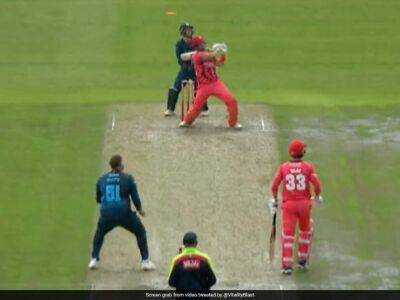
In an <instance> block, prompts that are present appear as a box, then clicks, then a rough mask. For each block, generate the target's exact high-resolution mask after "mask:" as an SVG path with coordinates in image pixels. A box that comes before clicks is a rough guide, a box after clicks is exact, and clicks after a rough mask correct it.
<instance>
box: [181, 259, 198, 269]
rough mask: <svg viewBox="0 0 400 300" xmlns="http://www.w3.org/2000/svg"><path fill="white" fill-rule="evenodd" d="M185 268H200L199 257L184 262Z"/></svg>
mask: <svg viewBox="0 0 400 300" xmlns="http://www.w3.org/2000/svg"><path fill="white" fill-rule="evenodd" d="M183 268H184V269H185V270H192V269H199V268H200V260H198V259H188V260H185V261H184V262H183Z"/></svg>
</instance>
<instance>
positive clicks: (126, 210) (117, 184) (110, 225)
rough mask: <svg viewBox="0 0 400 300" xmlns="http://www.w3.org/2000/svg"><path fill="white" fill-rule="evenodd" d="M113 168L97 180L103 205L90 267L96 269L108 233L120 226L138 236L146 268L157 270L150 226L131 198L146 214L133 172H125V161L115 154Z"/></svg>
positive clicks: (97, 189)
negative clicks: (149, 242)
mask: <svg viewBox="0 0 400 300" xmlns="http://www.w3.org/2000/svg"><path fill="white" fill-rule="evenodd" d="M110 167H111V171H110V172H108V173H106V174H104V175H103V176H101V177H100V178H99V180H98V181H97V184H96V201H97V203H98V204H99V205H100V218H99V221H98V223H97V230H96V233H95V235H94V238H93V251H92V258H91V260H90V263H89V268H90V269H96V268H97V267H98V264H99V260H100V250H101V247H102V245H103V241H104V236H105V235H106V234H107V233H108V232H110V231H111V230H112V229H114V228H115V227H117V226H121V227H123V228H125V229H126V230H128V231H130V232H132V233H133V234H134V235H135V236H136V239H137V244H138V246H139V250H140V255H141V257H142V264H141V267H142V269H143V270H145V271H147V270H154V269H155V266H154V264H153V263H152V262H151V261H150V259H149V251H148V247H147V237H146V230H145V228H144V226H143V224H142V222H141V221H140V219H139V217H138V216H137V215H136V212H134V211H132V210H131V200H132V202H133V205H134V206H135V208H136V210H137V212H138V213H139V214H140V215H141V216H142V217H143V216H144V215H145V213H144V211H143V209H142V204H141V201H140V197H139V193H138V191H137V187H136V183H135V181H134V179H133V176H132V175H130V174H127V173H124V172H122V171H123V169H124V165H123V164H122V157H121V156H120V155H114V156H112V157H111V159H110Z"/></svg>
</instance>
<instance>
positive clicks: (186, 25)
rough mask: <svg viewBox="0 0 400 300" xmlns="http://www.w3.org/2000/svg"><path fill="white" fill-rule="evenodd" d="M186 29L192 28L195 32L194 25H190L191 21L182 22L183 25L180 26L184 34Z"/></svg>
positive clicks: (180, 31) (181, 32) (180, 30)
mask: <svg viewBox="0 0 400 300" xmlns="http://www.w3.org/2000/svg"><path fill="white" fill-rule="evenodd" d="M186 29H192V33H193V32H194V29H193V26H192V25H190V24H189V23H182V24H181V26H179V33H180V34H181V35H183V33H184V32H185V30H186Z"/></svg>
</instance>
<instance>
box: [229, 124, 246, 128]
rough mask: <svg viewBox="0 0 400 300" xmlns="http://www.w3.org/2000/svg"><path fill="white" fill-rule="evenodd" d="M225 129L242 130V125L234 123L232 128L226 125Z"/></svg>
mask: <svg viewBox="0 0 400 300" xmlns="http://www.w3.org/2000/svg"><path fill="white" fill-rule="evenodd" d="M227 127H228V128H233V129H242V128H243V126H242V124H240V123H236V124H235V125H233V126H230V125H229V124H228V126H227Z"/></svg>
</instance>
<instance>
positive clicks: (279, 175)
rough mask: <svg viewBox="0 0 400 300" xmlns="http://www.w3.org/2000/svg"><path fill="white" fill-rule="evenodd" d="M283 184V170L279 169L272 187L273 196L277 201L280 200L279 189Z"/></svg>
mask: <svg viewBox="0 0 400 300" xmlns="http://www.w3.org/2000/svg"><path fill="white" fill-rule="evenodd" d="M281 182H282V173H281V168H279V169H278V170H277V171H276V173H275V176H274V180H273V182H272V185H271V192H272V196H273V197H274V199H275V200H277V199H278V189H279V185H280V184H281Z"/></svg>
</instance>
